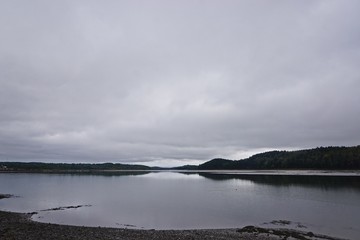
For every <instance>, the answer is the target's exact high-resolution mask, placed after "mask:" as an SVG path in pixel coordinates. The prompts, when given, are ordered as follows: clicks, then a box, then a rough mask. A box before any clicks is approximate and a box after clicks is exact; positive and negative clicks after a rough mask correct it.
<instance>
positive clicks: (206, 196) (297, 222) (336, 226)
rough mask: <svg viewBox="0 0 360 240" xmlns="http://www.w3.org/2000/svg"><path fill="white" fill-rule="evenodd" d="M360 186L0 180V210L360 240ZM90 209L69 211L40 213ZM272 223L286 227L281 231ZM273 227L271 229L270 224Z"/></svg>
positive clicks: (140, 176) (347, 182) (328, 181)
mask: <svg viewBox="0 0 360 240" xmlns="http://www.w3.org/2000/svg"><path fill="white" fill-rule="evenodd" d="M359 180H360V178H359V177H329V176H326V177H324V176H323V177H321V176H313V177H310V176H261V175H257V176H254V175H230V174H210V173H207V174H205V173H200V174H197V173H196V174H194V173H193V174H183V173H175V172H152V173H145V172H143V173H137V174H136V173H131V174H130V175H129V174H118V175H70V174H63V175H62V174H19V173H17V174H10V173H9V174H8V173H6V174H0V193H9V194H13V195H16V196H18V197H17V198H12V199H3V200H1V201H0V209H1V210H9V211H17V212H33V211H37V212H39V211H40V212H39V214H37V215H34V217H33V219H34V220H36V221H40V222H52V223H62V224H71V225H81V226H82V225H85V226H109V227H127V228H145V229H198V228H237V227H242V226H245V225H258V226H263V227H291V228H297V229H300V230H304V231H315V232H318V233H323V234H329V235H332V236H339V237H347V238H350V239H360V181H359ZM77 205H91V206H84V207H79V208H76V209H65V210H58V211H41V210H46V209H51V208H57V207H66V206H77ZM279 220H286V221H289V222H288V224H285V225H281V224H279V222H274V221H279ZM271 222H272V223H271Z"/></svg>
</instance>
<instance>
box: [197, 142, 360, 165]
mask: <svg viewBox="0 0 360 240" xmlns="http://www.w3.org/2000/svg"><path fill="white" fill-rule="evenodd" d="M198 169H199V170H215V169H216V170H220V169H223V170H234V169H235V170H246V169H254V170H267V169H269V170H270V169H284V170H285V169H304V170H305V169H314V170H322V169H324V170H354V169H360V146H356V147H319V148H314V149H308V150H299V151H271V152H265V153H260V154H256V155H253V156H251V157H249V158H247V159H244V160H237V161H233V160H227V159H221V158H216V159H213V160H211V161H208V162H206V163H204V164H201V165H199V167H198Z"/></svg>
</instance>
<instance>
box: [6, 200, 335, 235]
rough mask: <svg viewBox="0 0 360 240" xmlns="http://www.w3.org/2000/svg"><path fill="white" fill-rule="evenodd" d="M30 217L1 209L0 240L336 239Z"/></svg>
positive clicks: (281, 231) (254, 230) (262, 230)
mask: <svg viewBox="0 0 360 240" xmlns="http://www.w3.org/2000/svg"><path fill="white" fill-rule="evenodd" d="M5 197H10V196H9V195H1V194H0V199H1V198H5ZM30 217H31V214H26V213H13V212H5V211H0V239H1V240H10V239H11V240H14V239H18V240H35V239H36V240H39V239H74V240H75V239H77V240H83V239H84V240H85V239H114V240H115V239H118V240H120V239H135V240H140V239H159V240H162V239H164V240H165V239H189V240H190V239H192V240H196V239H199V240H202V239H230V240H231V239H255V240H279V239H289V240H290V239H309V240H310V239H319V240H320V239H327V240H334V239H338V238H333V237H329V236H324V235H318V234H314V233H312V232H301V231H296V230H290V229H267V228H260V227H254V226H247V227H243V228H236V229H208V230H134V229H123V228H104V227H79V226H68V225H58V224H48V223H39V222H34V221H32V220H31V219H30Z"/></svg>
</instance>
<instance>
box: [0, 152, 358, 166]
mask: <svg viewBox="0 0 360 240" xmlns="http://www.w3.org/2000/svg"><path fill="white" fill-rule="evenodd" d="M272 169H276V170H277V169H279V170H286V169H299V170H311V169H314V170H360V146H356V147H319V148H315V149H308V150H299V151H271V152H265V153H260V154H256V155H253V156H251V157H249V158H247V159H244V160H227V159H222V158H216V159H213V160H210V161H208V162H205V163H203V164H200V165H199V166H196V165H185V166H180V167H175V168H161V167H148V166H144V165H132V164H121V163H99V164H87V163H41V162H28V163H26V162H0V171H54V172H56V171H89V172H95V171H106V170H108V171H110V170H114V171H115V170H141V171H143V170H147V171H151V170H272Z"/></svg>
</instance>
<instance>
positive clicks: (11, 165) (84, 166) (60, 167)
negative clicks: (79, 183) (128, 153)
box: [0, 162, 151, 171]
mask: <svg viewBox="0 0 360 240" xmlns="http://www.w3.org/2000/svg"><path fill="white" fill-rule="evenodd" d="M0 170H3V171H4V170H6V171H106V170H151V168H150V167H147V166H144V165H131V164H121V163H98V164H88V163H41V162H28V163H26V162H0Z"/></svg>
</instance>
